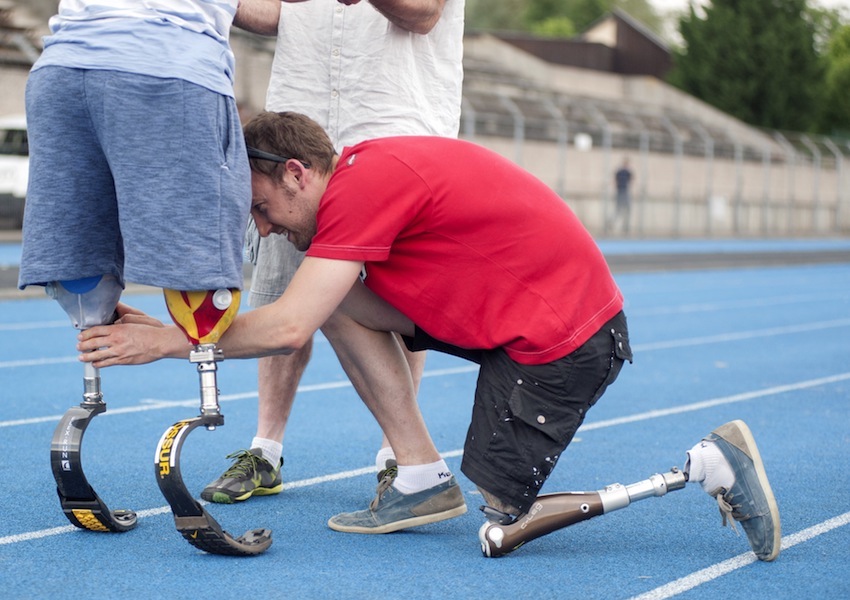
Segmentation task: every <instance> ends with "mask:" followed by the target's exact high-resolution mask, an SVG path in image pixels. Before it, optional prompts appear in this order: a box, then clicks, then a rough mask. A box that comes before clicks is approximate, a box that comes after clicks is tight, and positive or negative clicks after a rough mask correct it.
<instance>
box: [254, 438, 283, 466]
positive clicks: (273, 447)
mask: <svg viewBox="0 0 850 600" xmlns="http://www.w3.org/2000/svg"><path fill="white" fill-rule="evenodd" d="M251 448H259V449H260V450H262V451H263V458H265V459H266V460H267V461H269V462H270V463H271V464H272V466H273V467H277V465H278V464H280V457H281V456H283V444H281V443H280V442H276V441H274V440H269V439H266V438H261V437H255V438H254V439H253V440H252V441H251Z"/></svg>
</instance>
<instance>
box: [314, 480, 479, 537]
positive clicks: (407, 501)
mask: <svg viewBox="0 0 850 600" xmlns="http://www.w3.org/2000/svg"><path fill="white" fill-rule="evenodd" d="M394 479H395V470H394V469H392V470H391V469H388V470H387V472H386V473H385V474H384V477H383V478H382V479H381V482H380V483H379V484H378V493H377V496H376V497H375V499H374V500H372V502H371V503H370V504H369V508H368V509H366V510H359V511H356V512H351V513H340V514H338V515H336V516H334V517H331V518H330V520H329V521H328V527H330V528H331V529H333V530H334V531H342V532H345V533H391V532H393V531H399V530H400V529H408V528H410V527H417V526H419V525H427V524H428V523H437V522H438V521H445V520H446V519H451V518H453V517H458V516H460V515H462V514H464V513H465V512H466V502H465V501H464V499H463V492H461V490H460V486H458V484H457V481H456V480H455V478H454V476H452V477H451V479H449V480H448V481H446V482H444V483H441V484H439V485H435V486H434V487H431V488H428V489H427V490H423V491H421V492H416V493H414V494H402V493H401V492H399V491H398V490H397V489H396V488H394V487H393V485H392V482H393V480H394Z"/></svg>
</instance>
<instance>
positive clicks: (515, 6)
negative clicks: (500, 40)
mask: <svg viewBox="0 0 850 600" xmlns="http://www.w3.org/2000/svg"><path fill="white" fill-rule="evenodd" d="M614 8H621V9H623V10H625V11H626V12H627V13H629V14H630V15H631V16H632V17H634V18H636V19H638V20H639V21H641V22H642V23H644V24H645V25H646V26H647V27H649V29H651V30H652V31H654V32H656V33H659V32H660V31H661V29H662V25H663V23H662V21H661V17H660V16H659V15H658V13H656V12H655V9H653V8H652V5H651V4H650V3H649V2H648V1H647V0H466V26H467V29H469V30H474V31H525V32H532V33H537V34H539V35H547V36H553V37H572V36H573V35H575V34H578V33H581V32H582V31H584V30H585V29H587V28H588V27H589V26H590V25H591V24H592V23H593V22H594V21H596V20H597V19H599V18H601V17H603V16H604V15H605V14H606V13H607V12H609V11H611V10H612V9H614Z"/></svg>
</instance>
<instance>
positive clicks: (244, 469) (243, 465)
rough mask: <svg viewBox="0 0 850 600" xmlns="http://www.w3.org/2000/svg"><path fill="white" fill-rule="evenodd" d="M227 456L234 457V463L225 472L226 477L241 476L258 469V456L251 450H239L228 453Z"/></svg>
mask: <svg viewBox="0 0 850 600" xmlns="http://www.w3.org/2000/svg"><path fill="white" fill-rule="evenodd" d="M227 458H232V459H234V463H233V464H232V465H230V468H229V469H227V471H225V472H224V477H239V476H244V475H249V474H250V473H251V472H252V471H256V470H257V458H258V456H257V455H256V454H254V453H253V452H251V451H249V450H237V451H236V452H233V453H232V454H228V455H227Z"/></svg>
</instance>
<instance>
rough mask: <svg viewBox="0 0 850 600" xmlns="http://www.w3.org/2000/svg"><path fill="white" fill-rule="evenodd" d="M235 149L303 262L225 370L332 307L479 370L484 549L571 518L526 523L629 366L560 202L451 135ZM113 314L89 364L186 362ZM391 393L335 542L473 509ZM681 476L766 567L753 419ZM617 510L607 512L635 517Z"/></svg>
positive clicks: (589, 243) (93, 339) (299, 131)
mask: <svg viewBox="0 0 850 600" xmlns="http://www.w3.org/2000/svg"><path fill="white" fill-rule="evenodd" d="M245 137H246V141H247V145H248V147H249V150H248V154H249V156H250V157H251V168H252V175H253V177H252V187H253V199H252V214H253V217H254V220H255V222H256V224H257V228H258V230H259V232H260V234H261V235H264V236H265V235H269V234H271V233H275V234H280V235H286V236H287V238H288V240H289V241H290V242H291V243H292V244H294V245H295V246H296V247H297V248H298V249H300V250H302V251H306V258H305V260H304V262H303V264H302V265H301V267H300V268H299V269H298V271H297V272H296V274H295V276H294V278H293V279H292V282H291V283H290V285H289V287H288V288H287V290H286V292H285V293H284V294H283V295H282V296H281V297H280V299H279V300H277V301H276V302H275V303H273V304H271V305H267V306H264V307H261V308H257V309H255V310H252V311H250V312H247V313H244V314H241V315H238V316H237V317H236V319H235V320H234V322H233V324H232V325H231V327H230V328H229V329H228V330H227V331H226V332H225V333H224V335H223V337H222V338H221V340H220V342H219V344H218V347H219V348H220V349H222V350H223V351H224V354H225V355H226V356H227V357H228V358H240V357H256V356H265V355H269V354H274V353H286V352H291V351H292V350H293V349H294V348H298V347H300V345H301V344H303V343H305V341H306V340H307V339H309V337H310V336H311V335H312V334H313V333H314V332H315V331H316V330H317V329H318V328H319V327H320V326H321V325H322V323H324V321H325V319H327V318H328V317H329V316H330V315H331V314H332V313H334V312H335V313H336V314H335V316H336V317H337V318H341V319H343V320H344V321H345V322H347V323H348V326H350V327H362V328H367V329H369V330H371V331H377V332H385V333H386V334H387V338H386V343H387V344H391V345H392V344H396V342H395V338H393V337H392V335H391V332H397V333H399V334H401V335H402V337H403V339H404V341H405V344H406V345H407V346H408V348H409V349H410V350H424V349H435V350H441V351H444V352H449V353H452V354H455V355H458V356H462V357H464V358H467V359H469V360H472V361H475V362H476V363H478V364H479V365H480V373H479V378H478V385H477V388H476V391H475V399H474V406H473V414H472V422H471V424H470V427H469V431H468V434H467V439H466V443H465V445H464V454H463V462H462V464H461V470H462V471H463V473H464V474H465V475H466V476H467V477H468V478H469V479H470V480H472V481H473V482H474V483H475V484H476V485H477V486H478V488H479V490H480V491H481V493H482V495H483V496H484V498H485V500H486V501H487V504H488V505H489V506H488V507H487V508H486V510H485V512H486V513H487V515H488V518H490V519H491V520H493V521H494V522H498V523H500V524H505V523H516V524H518V527H517V528H516V532H515V533H516V535H514V534H510V535H509V537H508V540H509V541H508V542H507V543H508V544H509V547H502V544H501V542H502V541H503V538H502V537H499V536H503V535H504V534H503V533H502V532H500V533H499V536H496V537H499V539H497V540H495V542H494V540H493V539H490V540H488V541H487V544H490V547H491V550H492V551H493V552H494V554H492V555H496V554H503V553H505V552H509V551H511V550H513V549H514V548H516V547H518V546H519V545H521V544H522V543H523V542H524V541H526V540H527V539H533V538H534V537H539V536H540V535H544V534H545V533H548V532H550V531H552V530H554V529H556V528H558V527H563V526H566V525H567V524H571V523H569V522H566V523H565V522H562V521H558V522H557V523H556V524H555V525H553V523H555V521H557V519H555V520H553V519H551V518H550V517H551V515H547V517H546V518H545V519H541V518H537V519H536V520H534V519H535V516H536V515H540V514H546V511H549V512H556V513H557V512H558V510H559V508H558V507H559V506H560V504H558V503H557V502H560V500H557V502H556V501H554V500H553V498H551V496H553V495H547V496H541V497H538V494H539V492H540V489H541V487H542V486H543V483H544V482H545V481H546V479H547V477H548V476H549V474H550V473H551V472H552V469H553V468H554V466H555V464H556V463H557V460H558V458H559V457H560V455H561V453H562V452H563V451H564V449H565V448H566V447H567V445H568V444H569V443H570V441H571V440H572V438H573V436H574V434H575V432H576V430H577V429H578V428H579V426H580V425H581V424H582V422H583V421H584V418H585V415H586V414H587V411H588V410H589V409H590V407H592V406H593V405H594V404H595V403H596V401H597V400H598V399H599V398H600V396H601V395H602V394H603V393H604V391H605V389H606V388H607V387H608V385H610V384H611V383H612V382H613V381H614V380H615V379H616V378H617V375H618V374H619V372H620V369H621V368H622V366H623V364H624V362H625V361H626V360H628V361H631V359H632V353H631V349H630V347H629V338H628V331H627V327H626V319H625V316H624V315H623V312H622V307H623V298H622V295H621V293H620V291H619V289H618V288H617V286H616V284H615V283H614V280H613V278H612V276H611V273H610V271H609V269H608V267H607V264H606V262H605V259H604V257H603V256H602V254H601V252H600V250H599V248H598V247H597V246H596V244H595V243H594V241H593V240H592V239H591V237H590V235H589V234H588V232H587V231H586V230H585V228H584V227H583V226H582V225H581V223H580V222H579V220H578V219H577V218H576V216H575V215H574V214H573V212H572V211H571V210H570V209H569V207H568V206H567V205H566V204H565V203H564V202H563V200H561V198H560V197H558V196H557V195H556V194H555V193H553V192H552V191H551V190H550V189H549V188H548V187H547V186H546V185H544V184H543V183H542V182H540V181H539V180H537V179H536V178H534V177H533V176H532V175H530V174H529V173H527V172H525V171H523V170H522V169H520V168H519V167H517V166H516V165H514V164H512V163H511V162H510V161H508V160H505V159H504V158H502V157H500V156H498V155H497V154H495V153H493V152H491V151H489V150H487V149H484V148H482V147H479V146H476V145H474V144H471V143H468V142H463V141H459V140H454V139H445V138H438V137H395V138H383V139H377V140H371V141H367V142H363V143H361V144H357V145H355V146H352V147H350V148H346V149H345V150H344V151H343V152H342V154H341V155H337V154H336V153H335V152H334V149H333V147H332V146H331V144H330V141H329V139H328V137H327V135H326V134H325V133H324V131H323V130H322V129H321V127H319V126H318V125H317V124H316V123H315V122H313V121H311V120H310V119H308V118H307V117H304V116H303V115H298V114H294V113H270V112H266V113H262V114H261V115H259V116H257V117H256V118H255V119H253V120H252V121H251V122H250V123H249V124H248V125H247V126H246V127H245ZM119 309H120V310H119V312H121V313H122V315H123V316H122V322H123V324H122V325H117V326H110V327H99V328H93V329H90V330H88V331H86V332H83V333H82V334H81V336H80V337H81V340H82V341H81V343H80V344H79V346H78V348H79V349H80V350H81V351H84V352H88V354H86V355H84V357H83V358H84V360H87V361H90V362H94V364H95V366H99V367H100V366H109V365H113V364H128V363H129V364H138V363H144V362H149V361H151V360H156V359H159V358H163V357H183V356H185V355H186V354H187V353H188V348H187V346H186V341H185V338H183V336H182V335H177V334H175V333H174V331H173V328H167V327H161V326H154V327H152V326H151V323H150V320H149V317H146V316H143V315H136V314H133V313H132V312H130V311H129V309H128V308H127V307H123V306H122V307H119ZM154 325H158V324H156V323H154ZM395 356H397V359H398V360H397V361H395V362H394V363H393V364H391V365H387V367H386V368H387V369H405V368H408V367H407V366H406V362H405V361H404V360H403V355H402V352H401V348H398V347H396V352H395ZM408 391H409V390H408ZM376 396H378V397H381V398H390V396H391V395H388V394H376ZM400 396H403V397H405V398H408V400H403V401H402V400H399V401H391V400H383V401H375V402H373V403H372V405H370V406H369V408H370V410H371V411H372V412H373V414H374V415H375V417H376V418H377V420H378V422H379V424H380V425H381V428H382V429H383V431H384V432H385V433H386V435H387V438H388V439H389V441H390V444H391V445H392V447H393V449H394V450H395V452H396V457H397V459H398V466H397V472H396V471H395V469H393V470H389V471H388V472H386V473H384V474H383V476H382V477H381V480H380V483H379V485H378V495H377V498H376V499H375V500H373V501H372V503H371V504H370V507H369V508H368V509H366V510H361V511H356V512H352V513H343V514H340V515H336V516H334V517H332V518H331V519H330V521H329V522H328V525H329V526H330V527H331V528H332V529H335V530H337V531H344V532H354V533H387V532H390V531H396V530H399V529H404V528H407V527H413V526H416V525H422V524H426V523H433V522H436V521H440V520H443V519H447V518H451V517H454V516H457V515H459V514H462V513H463V512H465V511H466V505H465V502H464V499H463V494H462V493H461V492H460V490H459V487H458V484H457V482H456V480H455V477H454V476H453V475H452V474H451V471H450V470H449V468H448V466H446V464H445V462H444V461H443V460H442V459H441V458H440V457H439V453H438V452H437V450H436V448H435V447H434V445H433V442H432V441H431V439H430V436H429V434H428V431H427V429H426V428H425V425H424V422H423V421H422V418H421V415H420V414H419V410H418V407H417V405H416V402H415V399H412V398H413V395H412V394H409V393H405V394H400ZM410 399H412V400H410ZM730 439H731V440H733V441H729V440H730ZM742 457H743V458H742ZM747 461H749V462H747ZM742 465H744V466H742ZM746 465H749V468H745V466H746ZM676 473H678V472H677V471H676ZM685 473H686V474H685V475H682V473H678V477H680V478H681V479H680V480H678V482H679V483H680V484H681V487H684V482H685V481H687V480H688V474H692V475H693V476H692V477H691V481H699V482H700V483H701V484H702V486H703V488H704V489H705V490H706V491H708V492H709V493H710V494H711V495H713V496H715V497H717V496H721V497H723V498H724V501H728V502H729V504H730V505H731V500H734V501H735V503H737V504H739V503H741V502H745V503H752V504H754V505H758V506H759V507H761V508H759V510H758V511H755V512H757V514H758V515H759V516H758V517H753V514H754V512H753V511H751V512H749V513H747V514H746V515H744V514H743V513H741V512H733V513H731V514H732V516H733V517H734V518H736V519H741V520H743V521H744V528H745V529H746V530H747V533H748V538H749V540H750V544H751V546H752V547H753V550H754V551H755V552H756V553H757V554H758V555H759V557H760V558H762V559H763V560H772V559H773V558H775V556H776V554H778V551H779V515H778V509H777V508H776V503H775V500H774V499H773V495H772V493H771V492H770V487H769V484H768V482H767V478H766V475H764V469H763V466H762V465H761V460H760V458H758V452H757V449H756V448H755V441H754V440H753V439H752V436H751V435H750V434H749V430H748V429H746V425H744V424H743V423H741V422H737V421H736V422H733V423H732V424H727V425H725V426H723V427H722V428H718V429H717V430H715V431H714V432H713V433H712V434H711V435H710V436H708V437H707V438H705V439H704V440H703V441H702V442H700V443H699V444H697V445H696V446H694V448H692V449H691V451H690V452H689V454H688V464H687V466H686V470H685ZM676 481H677V480H676V479H675V477H673V479H671V482H672V483H676ZM668 483H669V482H668ZM668 483H665V484H664V486H663V487H664V492H665V493H666V486H667V485H668ZM671 488H672V489H678V488H677V487H672V486H671ZM656 495H661V493H657V494H656ZM754 495H755V496H757V497H755V498H754V497H753V496H754ZM554 496H559V495H557V494H556V495H554ZM561 496H563V495H561ZM733 496H734V498H733ZM641 497H643V496H641ZM622 500H623V499H622V498H620V497H618V498H616V499H615V501H614V504H613V505H612V504H610V503H609V506H608V508H609V509H611V508H612V507H613V508H621V507H622V506H625V505H627V504H628V501H626V503H625V504H623V502H622ZM603 504H604V502H603ZM721 506H722V504H721ZM541 511H543V513H541ZM567 512H569V511H567ZM573 512H575V511H573ZM584 512H585V513H586V512H587V511H584ZM579 513H581V511H578V513H577V514H579ZM597 514H601V513H597ZM588 516H594V515H593V514H589V515H588ZM584 518H587V517H584ZM520 519H525V520H524V521H522V522H520ZM481 535H482V543H485V540H484V537H483V536H485V533H484V529H482V533H481ZM510 536H514V537H510ZM517 536H518V537H517ZM493 544H495V546H494V545H493ZM485 546H486V544H485ZM496 546H499V548H498V549H496ZM485 552H486V553H488V555H490V551H489V550H485Z"/></svg>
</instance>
